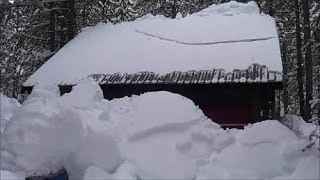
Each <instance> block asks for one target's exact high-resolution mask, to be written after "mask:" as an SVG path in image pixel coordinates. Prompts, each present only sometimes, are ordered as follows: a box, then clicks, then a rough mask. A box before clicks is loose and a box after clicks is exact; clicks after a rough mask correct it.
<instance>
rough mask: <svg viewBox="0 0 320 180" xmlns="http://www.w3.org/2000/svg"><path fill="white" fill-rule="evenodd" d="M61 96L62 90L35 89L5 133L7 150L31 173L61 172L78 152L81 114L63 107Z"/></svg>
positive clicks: (19, 164)
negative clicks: (65, 162) (66, 160)
mask: <svg viewBox="0 0 320 180" xmlns="http://www.w3.org/2000/svg"><path fill="white" fill-rule="evenodd" d="M59 94H60V93H59V90H58V87H52V86H36V87H34V91H33V92H32V93H31V95H30V96H29V98H28V99H27V100H26V101H25V102H24V103H23V105H22V107H21V108H20V109H19V110H18V111H16V113H15V114H14V115H13V116H12V117H11V121H9V123H8V124H7V127H6V129H5V131H4V134H3V136H4V137H3V139H4V142H3V144H4V147H3V148H4V150H5V151H7V152H9V153H11V154H12V156H13V157H11V158H13V160H11V161H13V162H15V165H16V166H17V168H18V169H19V170H21V171H24V172H26V173H27V174H31V173H39V174H47V173H50V172H51V171H52V170H53V171H54V170H59V168H61V166H62V165H63V163H62V162H63V160H64V158H65V157H67V156H68V154H69V153H72V152H74V151H76V150H77V149H76V147H77V146H78V144H79V141H80V139H81V136H82V132H81V129H82V125H81V123H79V121H78V118H79V117H78V115H77V114H75V113H74V112H73V111H72V110H71V109H69V108H67V107H64V106H63V105H61V104H59V101H58V97H59ZM66 142H67V143H66ZM1 160H2V159H1Z"/></svg>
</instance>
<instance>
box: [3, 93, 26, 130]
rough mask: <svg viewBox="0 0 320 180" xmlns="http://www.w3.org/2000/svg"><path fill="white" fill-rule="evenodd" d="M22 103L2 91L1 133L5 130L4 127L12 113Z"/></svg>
mask: <svg viewBox="0 0 320 180" xmlns="http://www.w3.org/2000/svg"><path fill="white" fill-rule="evenodd" d="M20 106H21V105H20V103H19V102H18V101H17V100H15V99H11V98H8V97H7V96H5V95H4V94H2V93H1V92H0V120H1V121H0V123H1V124H0V127H1V133H2V132H3V131H4V128H5V126H6V124H7V122H8V121H9V119H10V117H11V116H12V114H13V113H14V112H15V111H16V110H17V109H18V108H19V107H20Z"/></svg>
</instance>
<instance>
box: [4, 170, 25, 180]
mask: <svg viewBox="0 0 320 180" xmlns="http://www.w3.org/2000/svg"><path fill="white" fill-rule="evenodd" d="M0 179H1V180H25V178H24V177H22V176H20V175H17V174H15V173H13V172H11V171H4V170H0Z"/></svg>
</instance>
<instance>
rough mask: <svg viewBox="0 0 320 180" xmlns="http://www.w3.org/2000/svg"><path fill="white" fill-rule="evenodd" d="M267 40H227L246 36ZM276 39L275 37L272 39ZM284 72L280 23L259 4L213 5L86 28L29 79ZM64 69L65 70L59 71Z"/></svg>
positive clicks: (58, 80) (34, 81) (74, 80)
mask: <svg viewBox="0 0 320 180" xmlns="http://www.w3.org/2000/svg"><path fill="white" fill-rule="evenodd" d="M260 38H267V39H266V40H261V41H253V42H242V43H221V44H212V43H214V42H220V41H237V40H245V39H260ZM269 38H270V39H269ZM252 63H258V64H264V65H266V66H267V67H268V68H269V69H270V70H275V71H279V72H281V71H282V63H281V56H280V48H279V40H278V34H277V29H276V25H275V21H274V19H273V18H271V17H270V16H268V15H265V14H260V12H259V8H258V6H257V4H256V3H254V2H250V3H247V4H242V3H237V2H233V1H232V2H229V3H225V4H221V5H213V6H211V7H209V8H207V9H204V10H203V11H201V12H199V13H195V14H192V15H188V16H186V17H185V18H177V19H169V18H164V17H163V16H151V15H146V16H144V17H142V18H140V19H138V20H136V21H134V22H123V23H120V24H117V25H111V24H109V23H108V24H98V25H97V26H95V27H90V28H86V29H85V30H84V31H83V32H81V33H80V34H79V35H77V37H75V38H74V39H73V40H72V41H70V42H69V43H68V44H67V45H66V46H64V47H63V48H62V49H61V50H60V51H59V52H57V53H56V54H55V55H54V56H53V57H52V58H51V59H50V60H48V61H47V62H46V63H45V64H44V65H43V66H42V67H41V68H40V69H39V70H37V71H36V72H35V73H34V74H33V75H32V76H31V77H30V78H29V79H28V80H27V81H26V82H25V83H24V85H25V86H32V85H35V84H38V83H53V84H76V83H77V82H78V81H79V80H80V79H83V78H85V77H88V76H89V75H91V74H114V73H121V74H124V73H129V74H134V73H138V72H145V71H150V72H154V73H156V74H160V75H164V74H167V73H171V72H173V71H189V70H196V71H198V70H212V69H218V68H222V69H225V70H226V71H227V72H232V71H233V70H234V69H247V68H248V67H249V66H250V65H251V64H252ZM56 72H59V73H56Z"/></svg>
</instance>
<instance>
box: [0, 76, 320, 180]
mask: <svg viewBox="0 0 320 180" xmlns="http://www.w3.org/2000/svg"><path fill="white" fill-rule="evenodd" d="M12 107H14V108H12ZM11 109H12V110H11ZM3 113H6V114H7V115H6V117H10V116H11V118H10V120H9V121H8V123H6V124H4V126H5V128H4V132H3V134H2V135H1V179H9V178H11V179H19V178H20V179H23V178H24V177H27V176H30V175H33V174H48V173H50V172H56V171H57V170H59V169H61V168H62V167H64V168H65V169H66V170H67V171H68V173H69V175H70V177H71V179H74V180H81V179H86V180H89V179H119V180H120V179H134V180H136V179H190V180H191V179H195V180H200V179H319V176H320V175H319V168H320V167H319V160H320V154H319V151H318V150H317V149H316V147H311V148H310V149H308V150H307V151H304V152H303V151H302V149H303V148H304V147H305V146H306V145H307V144H308V143H307V140H308V138H307V136H308V133H310V132H311V131H310V130H311V129H313V128H315V126H314V125H311V124H306V123H304V122H302V121H299V123H297V122H296V120H294V121H293V123H291V127H295V129H296V130H295V131H291V130H290V129H289V128H287V127H286V126H284V125H282V124H281V123H279V122H278V121H275V120H272V121H264V122H260V123H256V124H253V125H249V126H247V127H246V128H245V129H244V130H236V129H230V130H224V129H222V128H220V127H219V125H217V124H216V123H214V122H212V121H211V120H210V119H208V118H207V117H205V116H204V114H203V113H202V111H201V110H200V109H199V108H198V107H197V106H195V105H194V103H193V102H192V101H191V100H189V99H187V98H185V97H182V96H180V95H177V94H172V93H169V92H150V93H145V94H142V95H140V96H132V97H125V98H121V99H115V100H112V101H107V100H105V99H103V94H102V91H101V89H100V87H99V85H98V84H96V83H95V82H94V81H93V80H83V81H81V82H80V83H79V84H78V85H77V86H75V87H74V88H73V90H72V92H71V93H69V94H65V95H63V96H60V95H59V90H58V87H56V86H36V87H35V88H34V90H33V92H32V94H31V95H30V96H29V97H28V99H27V100H26V101H25V102H24V103H23V104H22V106H21V107H19V104H18V103H17V102H16V101H14V100H9V101H8V99H7V98H6V97H5V96H3V95H2V96H1V114H3ZM292 119H295V117H292ZM289 124H290V123H289ZM293 124H294V125H293Z"/></svg>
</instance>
